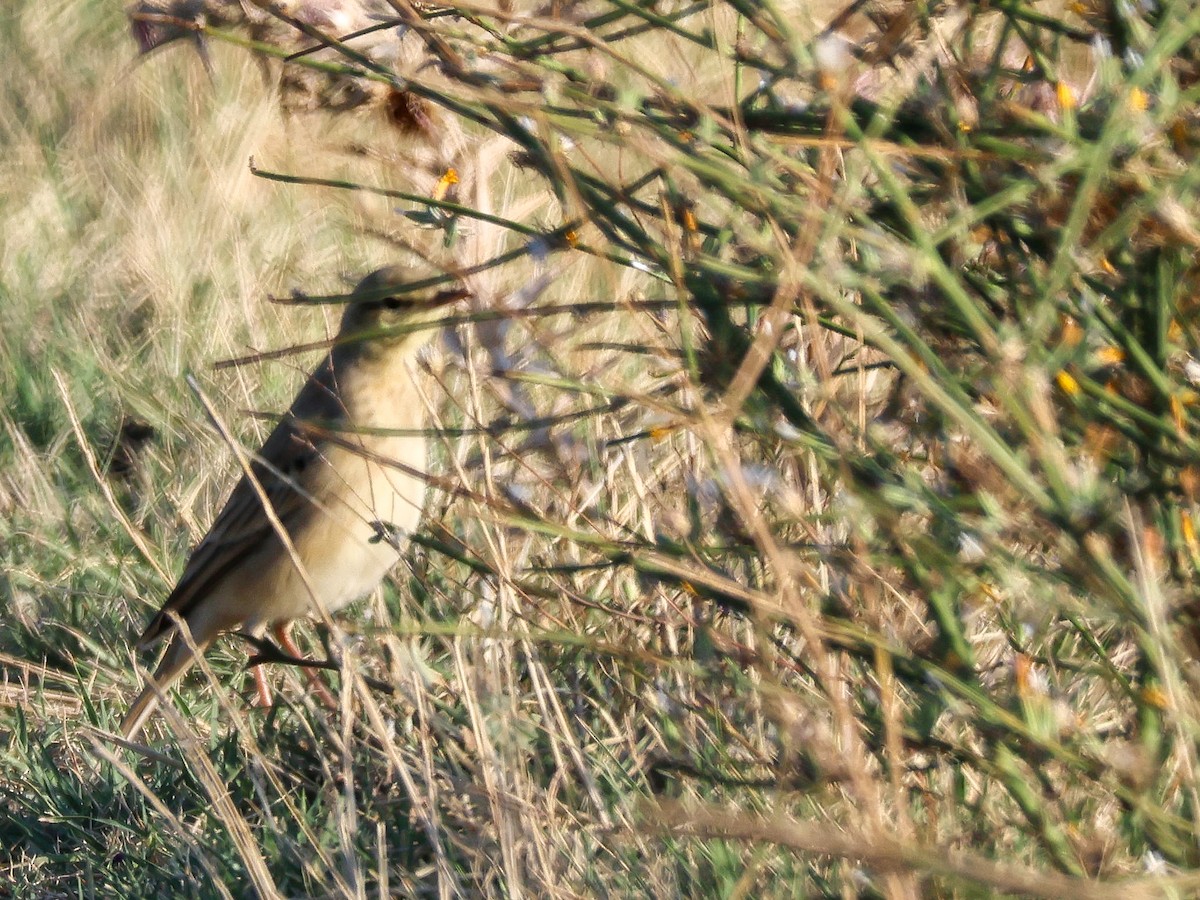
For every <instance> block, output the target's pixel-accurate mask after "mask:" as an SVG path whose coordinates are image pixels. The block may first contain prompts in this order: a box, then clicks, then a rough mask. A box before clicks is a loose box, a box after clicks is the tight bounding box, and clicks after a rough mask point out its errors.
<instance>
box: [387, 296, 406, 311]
mask: <svg viewBox="0 0 1200 900" xmlns="http://www.w3.org/2000/svg"><path fill="white" fill-rule="evenodd" d="M406 306H408V301H407V300H404V299H402V298H400V297H384V298H383V308H384V309H388V310H391V311H393V312H395V311H396V310H398V309H404V307H406Z"/></svg>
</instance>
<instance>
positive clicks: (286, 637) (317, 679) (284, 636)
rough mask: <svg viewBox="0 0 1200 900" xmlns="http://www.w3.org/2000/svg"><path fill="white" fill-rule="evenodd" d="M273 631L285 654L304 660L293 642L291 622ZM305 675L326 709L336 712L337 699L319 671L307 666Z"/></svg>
mask: <svg viewBox="0 0 1200 900" xmlns="http://www.w3.org/2000/svg"><path fill="white" fill-rule="evenodd" d="M271 630H272V631H273V632H274V633H275V639H276V640H277V641H279V646H280V647H282V648H283V649H284V652H286V653H289V654H291V655H292V656H293V657H295V658H296V659H303V658H304V657H303V654H301V652H300V648H299V647H297V646H296V644H295V642H294V641H293V640H292V623H291V622H281V623H279V624H278V625H276V626H275V627H274V628H272V629H271ZM304 674H305V675H306V676H307V677H308V683H309V684H311V685H312V688H313V690H314V691H315V692H316V694H317V697H319V698H320V700H321V702H322V703H324V704H325V706H326V708H328V709H331V710H336V709H337V708H338V702H337V699H336V698H335V697H334V696H333V694H331V693H329V688H327V687H325V682H323V681H322V680H321V676H320V675H318V674H317V670H316V669H315V668H313V667H312V666H305V667H304Z"/></svg>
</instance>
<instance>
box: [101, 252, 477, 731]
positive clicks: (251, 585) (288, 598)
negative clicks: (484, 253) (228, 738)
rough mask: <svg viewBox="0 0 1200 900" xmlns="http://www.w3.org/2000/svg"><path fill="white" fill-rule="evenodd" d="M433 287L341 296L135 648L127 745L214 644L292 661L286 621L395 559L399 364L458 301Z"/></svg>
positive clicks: (444, 286) (419, 464) (413, 416)
mask: <svg viewBox="0 0 1200 900" xmlns="http://www.w3.org/2000/svg"><path fill="white" fill-rule="evenodd" d="M438 281H439V278H438V273H436V272H434V271H432V270H430V271H425V270H424V269H422V268H419V267H406V266H402V265H393V266H388V267H385V268H382V269H379V270H377V271H375V272H372V273H371V274H370V275H368V276H367V277H366V278H364V279H363V280H362V281H360V282H359V284H358V285H357V286H356V287H355V288H354V290H353V292H352V293H351V295H350V299H349V302H348V303H347V304H346V308H345V311H344V313H343V315H342V320H341V325H340V327H339V329H338V332H337V335H336V337H335V338H334V339H333V341H332V346H331V348H330V351H329V353H328V355H327V356H326V357H325V359H324V361H323V362H322V363H321V364H320V365H319V366H318V367H317V368H316V369H315V370H314V371H313V373H312V375H311V376H309V378H308V380H307V382H306V383H305V384H304V386H303V387H302V388H301V390H300V392H299V393H298V394H297V396H296V399H295V401H294V402H293V403H292V405H291V407H290V408H289V410H288V412H287V413H286V414H285V415H284V416H283V417H282V419H281V420H280V422H279V424H278V425H277V426H276V427H275V429H274V430H273V431H272V432H271V434H270V436H269V437H268V438H267V439H266V441H265V442H264V443H263V445H262V448H261V449H260V450H259V451H258V453H257V454H256V455H255V456H254V457H252V459H251V461H250V463H249V474H243V476H242V478H241V479H240V480H239V481H238V482H237V484H236V486H235V487H234V488H233V491H232V493H231V494H230V495H229V498H228V499H227V500H226V502H225V505H224V506H223V507H222V509H221V511H220V513H218V514H217V516H216V518H215V519H214V520H213V523H212V526H211V527H210V528H209V530H208V533H207V534H206V535H205V536H204V538H203V539H202V540H201V541H200V543H199V544H198V545H196V547H195V548H194V549H193V550H192V552H191V554H190V556H189V557H188V560H187V563H186V565H185V566H184V569H183V574H182V575H181V576H180V578H179V581H178V583H177V584H176V585H175V587H174V589H173V590H172V591H171V593H170V594H169V595H168V596H167V598H166V600H165V601H164V603H163V605H162V608H161V609H160V610H159V611H158V613H157V614H156V615H155V616H154V617H153V619H152V620H151V621H150V624H149V625H148V626H147V627H146V630H145V631H144V632H143V633H142V636H141V638H140V639H139V640H138V642H137V646H138V647H139V648H149V647H152V646H154V645H156V644H159V643H164V642H165V643H166V645H167V648H166V652H165V653H164V654H163V657H162V660H161V662H160V663H159V665H158V667H157V669H156V670H155V672H154V674H153V676H151V678H150V679H149V680H148V681H147V683H146V685H145V687H144V688H143V690H142V691H141V693H140V694H139V695H138V696H137V697H136V698H135V699H134V701H133V703H132V704H131V705H130V707H129V711H128V712H127V713H126V715H125V718H124V719H123V720H122V722H121V725H120V731H121V734H122V735H123V736H124V737H125V739H126V740H127V741H131V740H133V739H134V738H135V737H136V736H137V734H138V732H139V731H140V730H141V729H142V727H143V726H144V725H145V723H146V720H147V719H148V718H149V716H150V715H151V713H153V711H154V710H155V709H156V708H157V706H158V703H159V699H160V698H161V697H162V696H163V692H164V691H165V690H166V689H167V688H168V687H169V686H171V685H172V684H173V683H174V682H175V681H176V680H177V679H179V678H180V677H181V676H182V675H183V674H184V673H185V672H186V671H187V670H188V669H189V668H190V667H191V666H192V664H193V663H195V661H196V658H197V655H198V654H200V653H203V652H204V650H205V649H206V648H207V647H208V646H209V644H211V643H212V641H213V640H214V639H215V638H216V637H217V636H218V635H219V634H222V633H224V632H228V631H241V632H243V633H245V634H247V635H249V636H251V637H252V638H261V637H262V636H263V635H264V634H265V632H266V630H267V629H268V628H269V629H271V630H272V633H273V634H274V635H275V637H276V638H277V639H278V641H279V644H280V645H281V646H282V648H283V649H284V650H286V651H287V652H288V653H290V654H291V655H292V656H293V657H298V656H300V655H301V654H300V652H299V651H298V650H297V649H296V647H295V644H294V643H293V642H292V640H291V636H290V627H291V623H292V622H293V621H294V620H296V619H298V618H301V617H304V616H306V615H309V614H310V613H312V612H314V610H315V607H314V595H315V598H316V599H317V600H318V601H319V602H320V605H321V607H323V608H324V609H325V610H326V611H327V612H329V613H333V612H336V611H337V610H339V609H341V608H343V607H344V606H346V605H348V604H350V603H352V602H353V601H355V600H357V599H359V598H361V597H363V596H365V595H366V594H368V593H370V592H371V591H372V590H374V589H375V587H376V586H377V585H378V584H379V583H380V582H381V581H382V580H383V578H384V577H385V576H386V575H387V573H388V572H389V571H390V570H391V568H392V566H393V565H394V564H395V563H396V562H397V560H398V559H399V558H400V552H401V549H402V546H403V544H402V542H403V540H404V539H405V538H406V536H407V535H409V534H411V533H412V532H413V531H414V530H415V529H416V528H417V526H418V524H419V522H420V517H421V508H422V505H423V501H424V495H425V482H424V479H423V478H422V475H423V473H424V469H425V465H426V459H425V454H426V446H425V438H424V436H423V435H422V434H420V433H419V431H420V430H422V429H424V427H425V426H426V415H425V413H424V407H423V405H422V403H421V400H420V396H419V393H418V388H417V382H416V380H415V376H414V370H413V368H412V365H411V364H412V362H413V359H414V356H415V354H416V352H417V351H418V350H419V349H420V348H421V347H422V346H423V345H424V344H425V343H427V342H428V340H429V339H430V337H431V335H432V334H433V333H434V330H433V329H432V328H430V327H424V328H421V327H420V326H430V324H431V323H433V322H435V321H436V320H437V319H438V318H439V317H441V316H442V315H443V314H444V308H445V307H446V306H448V305H449V304H451V303H454V302H455V301H458V300H461V299H463V298H464V297H468V296H470V292H469V291H468V290H467V289H466V287H465V285H464V284H463V283H462V282H461V281H458V280H447V279H446V278H441V279H440V281H441V284H439V285H436V286H429V285H430V284H433V283H435V282H438ZM422 285H426V287H425V288H424V289H422ZM410 286H411V289H410ZM250 475H253V480H251V478H250V477H249V476H250ZM255 482H257V484H255ZM260 495H261V496H265V498H266V500H267V501H268V502H269V503H270V506H271V508H272V510H273V513H274V517H275V518H276V519H277V521H278V523H279V524H280V525H281V526H282V529H283V531H284V532H286V534H287V536H288V538H289V540H290V543H291V545H292V550H294V553H293V552H292V550H289V548H288V547H287V546H286V545H285V543H284V542H283V541H282V540H281V538H280V535H279V531H278V530H277V528H276V526H275V524H274V523H273V522H272V521H271V517H270V516H268V514H267V512H266V510H265V509H264V505H263V502H262V500H261V496H260ZM295 560H299V561H300V562H301V563H302V568H303V572H302V571H301V570H300V569H301V567H300V566H297V564H296V561H295ZM180 622H182V623H185V624H186V626H187V630H188V632H189V633H190V638H191V640H190V643H191V644H192V645H194V647H195V651H193V650H192V649H191V647H190V646H189V641H188V640H186V639H185V637H184V635H183V634H182V633H181V631H180V627H179V623H180ZM306 672H308V673H309V674H310V675H312V677H313V678H315V673H313V672H312V670H311V669H306ZM254 673H255V680H256V682H257V684H258V694H259V701H260V703H261V704H263V705H270V699H271V698H270V691H269V689H268V688H267V685H266V680H265V678H264V677H263V676H262V672H261V668H259V667H256V668H255V669H254Z"/></svg>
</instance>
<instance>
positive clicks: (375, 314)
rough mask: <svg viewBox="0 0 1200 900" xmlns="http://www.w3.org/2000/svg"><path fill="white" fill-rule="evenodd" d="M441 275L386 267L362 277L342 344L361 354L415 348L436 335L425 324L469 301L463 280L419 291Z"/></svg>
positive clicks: (341, 334)
mask: <svg viewBox="0 0 1200 900" xmlns="http://www.w3.org/2000/svg"><path fill="white" fill-rule="evenodd" d="M440 274H441V273H439V272H437V271H435V270H433V269H428V268H420V267H413V266H386V267H385V268H382V269H378V270H376V271H374V272H372V273H371V274H370V275H368V276H367V277H366V278H364V279H363V280H362V281H360V282H359V283H358V285H357V286H356V287H355V288H354V291H353V292H352V293H351V295H350V302H349V303H348V304H347V305H346V311H345V312H344V313H343V314H342V325H341V328H340V329H339V331H338V337H337V343H338V345H340V346H356V345H357V346H358V347H359V348H361V350H365V351H369V350H373V349H388V350H392V349H395V348H397V347H406V348H409V349H412V350H415V349H417V348H418V347H420V346H421V345H422V344H424V343H425V342H426V341H428V340H429V338H430V337H431V336H432V335H433V329H430V328H426V327H423V326H426V325H428V324H429V323H430V322H433V321H436V320H437V319H438V318H440V317H441V316H443V315H444V314H445V307H446V306H449V305H450V304H452V303H454V302H455V301H457V300H461V299H463V298H464V297H469V296H470V295H471V292H470V291H468V290H467V288H466V286H465V285H463V284H462V282H459V281H443V282H442V283H441V284H438V285H434V286H428V285H427V286H425V287H421V286H420V285H421V283H422V282H426V281H433V280H435V279H436V278H438V277H439V275H440Z"/></svg>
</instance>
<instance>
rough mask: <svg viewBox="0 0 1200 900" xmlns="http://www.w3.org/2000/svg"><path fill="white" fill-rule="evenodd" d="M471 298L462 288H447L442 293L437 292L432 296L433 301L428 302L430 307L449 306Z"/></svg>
mask: <svg viewBox="0 0 1200 900" xmlns="http://www.w3.org/2000/svg"><path fill="white" fill-rule="evenodd" d="M470 296H472V294H471V292H470V291H468V290H467V289H466V288H464V287H456V288H447V289H446V290H444V291H438V292H437V293H436V294H434V295H433V300H432V301H430V304H429V305H430V306H434V307H438V306H449V305H450V304H451V303H455V302H457V301H459V300H463V299H465V298H467V297H470Z"/></svg>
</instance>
